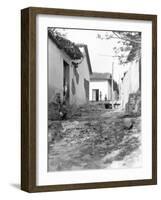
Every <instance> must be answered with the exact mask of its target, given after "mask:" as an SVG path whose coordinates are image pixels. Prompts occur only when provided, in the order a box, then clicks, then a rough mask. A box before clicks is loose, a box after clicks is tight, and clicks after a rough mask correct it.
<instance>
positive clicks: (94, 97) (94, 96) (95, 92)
mask: <svg viewBox="0 0 161 200" xmlns="http://www.w3.org/2000/svg"><path fill="white" fill-rule="evenodd" d="M92 100H93V101H99V89H93V90H92Z"/></svg>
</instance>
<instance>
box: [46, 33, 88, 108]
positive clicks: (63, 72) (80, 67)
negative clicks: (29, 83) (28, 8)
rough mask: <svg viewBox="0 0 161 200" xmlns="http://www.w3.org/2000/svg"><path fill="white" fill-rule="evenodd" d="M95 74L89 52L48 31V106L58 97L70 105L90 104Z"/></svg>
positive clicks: (83, 46)
mask: <svg viewBox="0 0 161 200" xmlns="http://www.w3.org/2000/svg"><path fill="white" fill-rule="evenodd" d="M91 73H92V69H91V64H90V59H89V54H88V48H87V46H86V45H76V44H74V43H72V42H71V41H70V40H67V39H65V38H63V37H61V36H59V35H55V34H54V33H53V32H52V31H48V102H49V103H50V102H54V101H56V98H57V96H59V97H60V99H61V101H65V102H66V103H68V104H76V105H81V104H85V103H87V102H88V100H89V81H90V74H91Z"/></svg>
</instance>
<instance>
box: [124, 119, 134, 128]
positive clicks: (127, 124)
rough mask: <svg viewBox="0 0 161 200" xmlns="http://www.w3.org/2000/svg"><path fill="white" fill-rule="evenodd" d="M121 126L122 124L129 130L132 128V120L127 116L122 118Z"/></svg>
mask: <svg viewBox="0 0 161 200" xmlns="http://www.w3.org/2000/svg"><path fill="white" fill-rule="evenodd" d="M123 126H124V129H126V130H130V129H132V128H133V121H132V120H131V119H129V118H125V119H124V120H123Z"/></svg>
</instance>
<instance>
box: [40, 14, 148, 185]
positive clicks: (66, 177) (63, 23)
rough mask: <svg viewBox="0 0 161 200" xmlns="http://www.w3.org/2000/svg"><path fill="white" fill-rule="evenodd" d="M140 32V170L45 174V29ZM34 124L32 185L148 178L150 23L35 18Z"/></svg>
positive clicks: (82, 18) (74, 18)
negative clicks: (35, 104)
mask: <svg viewBox="0 0 161 200" xmlns="http://www.w3.org/2000/svg"><path fill="white" fill-rule="evenodd" d="M49 26H50V27H66V28H87V29H105V30H124V31H125V30H127V31H140V32H142V116H143V117H142V142H143V145H142V151H143V154H142V155H143V167H142V168H135V169H113V170H112V169H106V170H87V171H86V170H85V171H70V172H47V149H48V148H47V27H49ZM36 43H37V47H36V52H37V58H36V69H37V94H36V95H37V113H36V115H37V122H36V128H37V129H36V130H37V133H36V134H37V136H36V148H37V149H36V158H37V160H36V171H37V174H36V184H37V185H39V186H40V185H55V184H70V183H90V182H108V181H121V180H139V179H151V178H152V168H151V167H152V131H151V130H152V24H151V22H149V21H138V20H121V19H120V20H117V19H103V18H101V19H99V18H90V17H67V16H66V17H64V16H54V15H52V16H51V15H50V16H49V15H38V16H37V20H36Z"/></svg>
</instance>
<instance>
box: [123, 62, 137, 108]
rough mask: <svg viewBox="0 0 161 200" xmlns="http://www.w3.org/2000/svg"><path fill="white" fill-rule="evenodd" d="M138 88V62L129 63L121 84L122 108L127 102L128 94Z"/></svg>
mask: <svg viewBox="0 0 161 200" xmlns="http://www.w3.org/2000/svg"><path fill="white" fill-rule="evenodd" d="M138 89H139V62H138V61H133V62H131V63H129V68H128V71H127V73H126V75H125V77H124V78H123V81H122V84H121V101H122V107H123V108H124V107H125V105H126V103H127V102H128V98H129V94H130V93H135V92H137V91H138Z"/></svg>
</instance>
